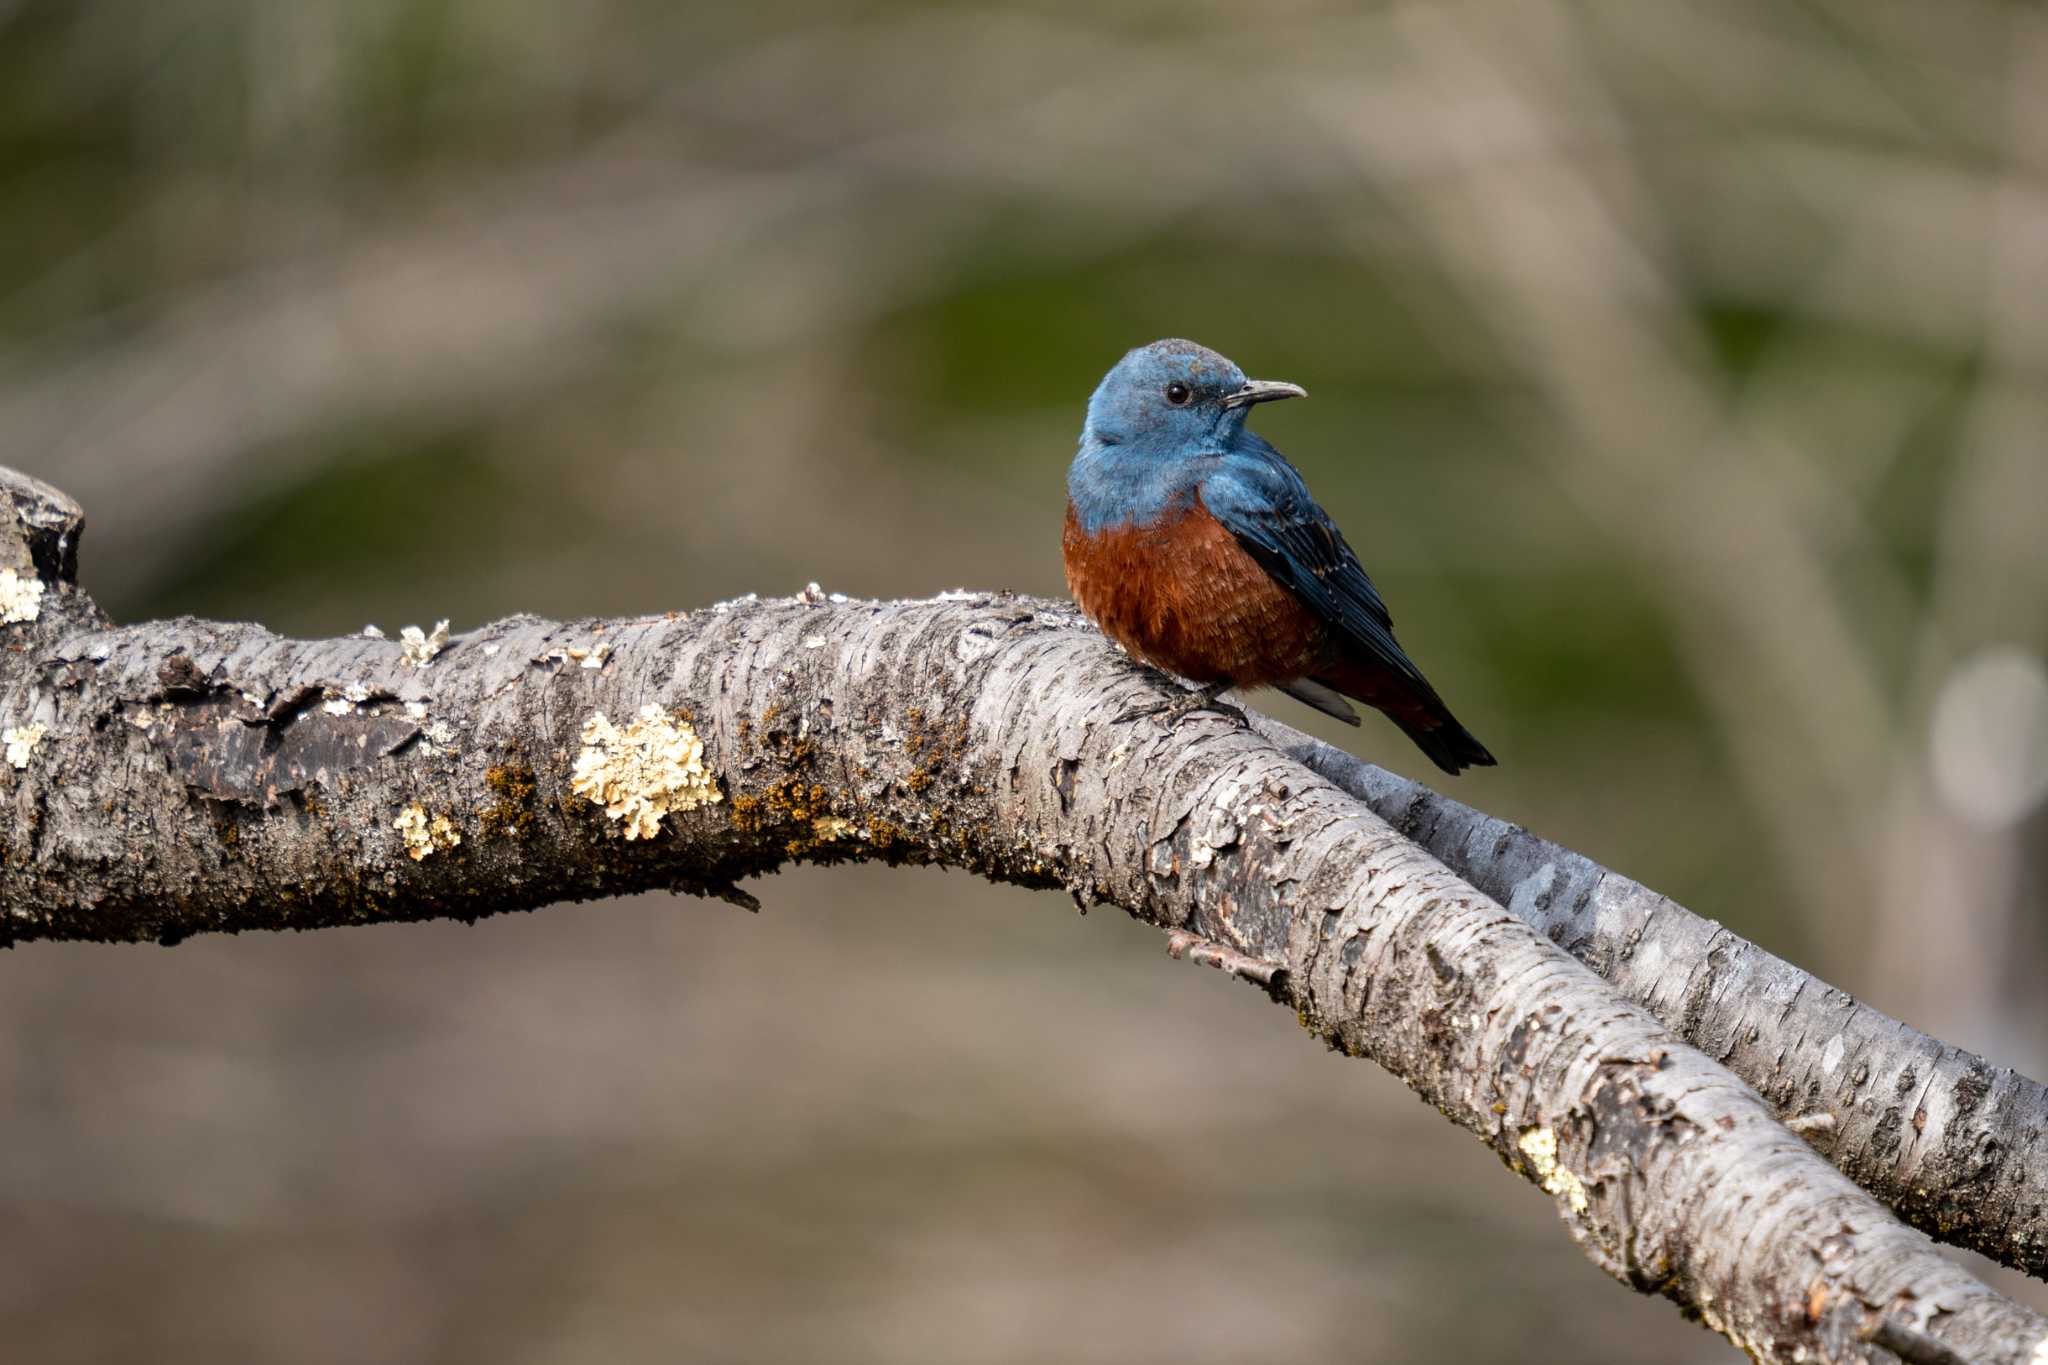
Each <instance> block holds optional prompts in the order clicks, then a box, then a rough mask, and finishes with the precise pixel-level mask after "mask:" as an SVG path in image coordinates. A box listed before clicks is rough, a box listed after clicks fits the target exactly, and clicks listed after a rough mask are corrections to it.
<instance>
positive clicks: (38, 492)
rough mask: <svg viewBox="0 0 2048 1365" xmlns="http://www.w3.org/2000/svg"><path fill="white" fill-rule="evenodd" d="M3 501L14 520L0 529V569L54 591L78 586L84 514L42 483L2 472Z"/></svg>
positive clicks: (23, 476) (76, 506)
mask: <svg viewBox="0 0 2048 1365" xmlns="http://www.w3.org/2000/svg"><path fill="white" fill-rule="evenodd" d="M0 496H4V498H5V502H6V506H7V508H9V509H11V510H12V512H13V516H11V517H8V518H5V520H4V524H0V570H6V569H11V570H13V571H14V574H15V576H16V577H17V578H18V579H33V580H34V581H36V582H38V583H41V584H45V585H48V586H50V587H55V586H58V585H59V584H63V585H71V584H75V583H77V582H78V538H79V536H80V535H81V534H82V533H83V532H84V530H85V513H83V512H82V511H80V510H79V507H78V504H77V503H75V502H73V501H72V500H71V499H70V498H68V497H66V496H65V495H64V494H62V493H60V492H58V491H57V490H56V489H54V488H52V487H50V485H48V484H46V483H44V482H43V481H42V480H41V479H36V478H31V477H30V476H28V475H27V474H23V473H21V472H20V471H18V470H13V469H7V468H5V467H0Z"/></svg>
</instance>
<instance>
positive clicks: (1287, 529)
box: [1201, 432, 1436, 700]
mask: <svg viewBox="0 0 2048 1365" xmlns="http://www.w3.org/2000/svg"><path fill="white" fill-rule="evenodd" d="M1241 439H1243V440H1245V441H1246V442H1247V443H1249V442H1251V441H1256V440H1257V438H1255V437H1252V436H1251V435H1250V433H1248V432H1247V433H1245V436H1244V437H1243V438H1241ZM1201 495H1202V505H1203V506H1205V507H1207V508H1208V509H1209V513H1210V515H1211V516H1213V517H1215V518H1216V520H1217V521H1219V522H1221V523H1222V524H1223V526H1224V528H1225V529H1226V530H1228V531H1229V532H1230V533H1231V534H1232V535H1233V536H1235V537H1236V538H1237V543H1238V544H1240V545H1242V546H1243V547H1244V548H1245V550H1246V551H1247V552H1249V553H1250V555H1251V556H1252V558H1253V559H1256V560H1257V561H1258V562H1259V565H1260V567H1261V568H1263V569H1265V571H1266V572H1267V573H1269V574H1271V575H1273V578H1274V580H1275V581H1276V582H1278V583H1279V584H1280V585H1281V586H1282V587H1284V588H1286V589H1287V590H1288V591H1289V592H1291V593H1293V594H1294V596H1295V597H1296V598H1297V599H1299V600H1300V601H1301V603H1302V604H1303V605H1304V606H1306V607H1307V608H1308V609H1309V610H1310V611H1312V612H1314V613H1315V614H1316V616H1317V617H1319V618H1320V619H1322V620H1323V621H1325V622H1327V623H1328V624H1330V625H1331V626H1334V627H1335V628H1336V629H1337V630H1338V631H1340V632H1341V633H1342V634H1343V635H1344V636H1346V637H1348V638H1349V640H1350V641H1351V642H1352V643H1354V644H1355V645H1356V646H1357V647H1358V648H1359V649H1360V650H1362V651H1363V652H1364V653H1365V655H1366V656H1367V658H1369V659H1370V660H1371V661H1372V662H1374V663H1377V664H1379V665H1381V666H1382V667H1384V668H1386V669H1388V670H1389V671H1391V672H1392V673H1394V674H1395V675H1397V676H1398V677H1400V678H1401V679H1402V680H1403V681H1404V682H1407V683H1409V684H1411V685H1413V687H1414V688H1415V689H1416V690H1417V691H1418V692H1419V693H1420V695H1422V696H1424V697H1428V698H1431V699H1432V700H1433V699H1434V698H1435V696H1436V693H1435V691H1434V689H1432V688H1431V687H1430V685H1429V684H1428V682H1426V681H1425V680H1424V679H1423V676H1422V673H1421V670H1419V669H1417V668H1416V667H1415V664H1414V662H1413V661H1412V660H1410V659H1409V657H1408V656H1407V654H1405V653H1404V652H1402V649H1401V646H1400V645H1399V644H1397V643H1396V642H1395V640H1394V618H1393V617H1392V616H1391V615H1389V614H1388V612H1387V604H1386V603H1385V602H1384V601H1382V600H1381V599H1380V594H1379V589H1377V588H1375V587H1374V586H1373V585H1372V580H1371V579H1370V578H1368V577H1366V575H1365V569H1364V568H1363V567H1362V566H1361V565H1360V564H1359V562H1358V556H1357V555H1355V554H1353V553H1352V552H1351V547H1350V546H1349V545H1348V544H1346V543H1345V540H1344V533H1343V532H1341V531H1339V530H1338V529H1337V525H1336V523H1335V522H1333V521H1331V520H1330V516H1329V513H1327V512H1325V511H1323V509H1322V508H1321V507H1320V506H1318V505H1317V503H1316V500H1315V498H1314V497H1312V496H1311V495H1310V494H1309V491H1308V485H1307V484H1305V483H1303V482H1302V478H1301V475H1300V474H1299V473H1297V472H1296V471H1295V468H1294V466H1292V465H1290V464H1288V463H1287V461H1286V459H1285V458H1284V457H1283V456H1282V455H1281V454H1280V452H1279V451H1277V450H1274V449H1273V448H1272V447H1271V446H1268V445H1266V444H1265V443H1264V442H1263V441H1258V442H1257V445H1256V446H1251V447H1250V448H1243V447H1241V448H1240V449H1239V450H1236V451H1233V452H1231V453H1230V454H1228V455H1225V456H1223V457H1222V458H1221V459H1220V460H1219V461H1218V462H1217V464H1216V467H1215V468H1214V469H1213V470H1212V471H1211V472H1210V473H1209V475H1208V476H1207V477H1206V478H1204V479H1203V480H1202V484H1201Z"/></svg>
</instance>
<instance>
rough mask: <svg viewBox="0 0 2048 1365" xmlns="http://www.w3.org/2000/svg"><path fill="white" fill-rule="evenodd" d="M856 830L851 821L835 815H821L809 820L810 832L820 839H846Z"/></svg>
mask: <svg viewBox="0 0 2048 1365" xmlns="http://www.w3.org/2000/svg"><path fill="white" fill-rule="evenodd" d="M856 832H857V826H855V824H854V823H853V821H851V820H846V819H842V818H841V817H839V816H837V815H821V816H819V817H818V818H817V819H815V820H813V821H811V833H813V834H815V835H817V836H818V837H819V838H820V839H846V838H851V837H852V836H853V835H854V834H855V833H856Z"/></svg>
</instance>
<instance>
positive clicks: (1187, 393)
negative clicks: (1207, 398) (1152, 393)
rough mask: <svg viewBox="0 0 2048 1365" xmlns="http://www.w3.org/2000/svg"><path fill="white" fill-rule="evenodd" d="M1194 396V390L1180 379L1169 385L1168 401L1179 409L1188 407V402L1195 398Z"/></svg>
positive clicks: (1167, 387) (1167, 389)
mask: <svg viewBox="0 0 2048 1365" xmlns="http://www.w3.org/2000/svg"><path fill="white" fill-rule="evenodd" d="M1194 396H1195V392H1194V390H1193V389H1190V388H1189V387H1188V386H1187V385H1185V384H1183V383H1181V382H1180V381H1179V380H1178V379H1176V380H1174V381H1173V382H1172V383H1171V384H1168V385H1167V386H1166V401H1167V402H1169V403H1171V404H1173V405H1174V406H1175V407H1177V408H1184V407H1186V406H1187V405H1188V400H1189V399H1190V398H1193V397H1194Z"/></svg>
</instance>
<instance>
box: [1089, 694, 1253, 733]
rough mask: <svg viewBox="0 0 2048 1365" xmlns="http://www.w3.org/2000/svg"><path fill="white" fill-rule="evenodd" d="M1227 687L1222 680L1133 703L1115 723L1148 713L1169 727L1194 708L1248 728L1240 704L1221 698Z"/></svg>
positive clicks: (1195, 710) (1190, 713) (1247, 722)
mask: <svg viewBox="0 0 2048 1365" xmlns="http://www.w3.org/2000/svg"><path fill="white" fill-rule="evenodd" d="M1229 690H1230V684H1228V683H1224V684H1222V685H1221V686H1217V687H1203V688H1197V689H1196V690H1195V691H1192V692H1189V693H1187V694H1186V695H1185V696H1182V697H1178V698H1176V699H1175V700H1173V701H1169V702H1160V703H1158V704H1157V705H1149V706H1134V707H1132V708H1131V709H1130V710H1128V711H1126V712H1124V713H1123V714H1122V715H1120V716H1118V717H1117V718H1116V723H1117V724H1119V725H1122V724H1124V723H1125V722H1127V721H1133V720H1139V719H1142V718H1144V717H1146V716H1150V717H1152V718H1154V719H1156V720H1157V721H1158V722H1159V723H1160V724H1161V725H1164V726H1165V727H1166V728H1167V729H1169V730H1171V729H1172V728H1173V727H1174V726H1176V725H1178V724H1180V723H1181V722H1182V721H1184V720H1186V719H1187V718H1188V717H1189V716H1192V715H1193V714H1195V712H1197V711H1210V712H1213V713H1215V714H1216V715H1219V716H1223V717H1225V718H1226V719H1229V720H1234V721H1236V722H1237V725H1238V728H1239V729H1243V730H1248V729H1250V728H1251V724H1252V722H1251V717H1249V716H1247V715H1245V713H1244V710H1243V708H1241V707H1237V706H1233V705H1231V704H1230V703H1229V702H1227V701H1224V700H1223V699H1222V698H1223V694H1224V693H1225V692H1228V691H1229Z"/></svg>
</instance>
